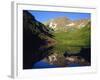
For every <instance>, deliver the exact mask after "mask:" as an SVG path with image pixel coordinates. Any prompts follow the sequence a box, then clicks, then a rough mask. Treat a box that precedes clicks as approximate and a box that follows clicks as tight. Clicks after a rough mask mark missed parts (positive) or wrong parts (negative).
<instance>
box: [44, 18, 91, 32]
mask: <svg viewBox="0 0 100 80" xmlns="http://www.w3.org/2000/svg"><path fill="white" fill-rule="evenodd" d="M88 22H90V20H89V19H79V20H70V19H69V18H67V17H57V18H53V19H51V20H48V21H47V22H44V25H46V26H48V27H49V28H51V29H53V30H54V31H56V32H58V31H65V32H66V31H67V30H69V29H70V30H72V29H80V28H81V27H84V26H85V25H87V24H88Z"/></svg>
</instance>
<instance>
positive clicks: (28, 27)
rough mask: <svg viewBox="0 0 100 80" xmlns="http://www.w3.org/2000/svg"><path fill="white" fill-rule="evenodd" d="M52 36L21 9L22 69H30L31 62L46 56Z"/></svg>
mask: <svg viewBox="0 0 100 80" xmlns="http://www.w3.org/2000/svg"><path fill="white" fill-rule="evenodd" d="M52 37H53V35H52V33H51V32H50V31H49V29H48V28H47V27H46V26H45V25H44V24H42V23H40V22H39V21H37V20H36V19H35V17H34V16H33V15H32V14H30V13H29V12H28V11H27V10H24V11H23V69H31V68H32V66H33V64H35V63H36V62H38V61H40V60H41V59H43V58H44V57H46V56H48V54H49V53H50V51H51V50H52V46H53V44H52V42H53V43H54V40H53V39H52ZM50 44H52V45H50Z"/></svg>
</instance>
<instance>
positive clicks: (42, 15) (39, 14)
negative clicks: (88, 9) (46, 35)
mask: <svg viewBox="0 0 100 80" xmlns="http://www.w3.org/2000/svg"><path fill="white" fill-rule="evenodd" d="M29 12H30V13H31V14H32V15H33V16H35V18H36V20H38V21H40V22H45V21H47V20H50V19H53V18H56V17H61V16H62V17H67V18H69V19H71V20H78V19H90V18H91V14H90V13H76V12H52V11H32V10H29Z"/></svg>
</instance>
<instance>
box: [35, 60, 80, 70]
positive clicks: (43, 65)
mask: <svg viewBox="0 0 100 80" xmlns="http://www.w3.org/2000/svg"><path fill="white" fill-rule="evenodd" d="M78 66H81V65H80V64H76V63H72V64H68V65H66V67H78ZM57 67H60V66H56V65H53V64H49V63H47V62H44V61H39V62H37V63H35V64H34V65H33V69H41V68H57Z"/></svg>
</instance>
